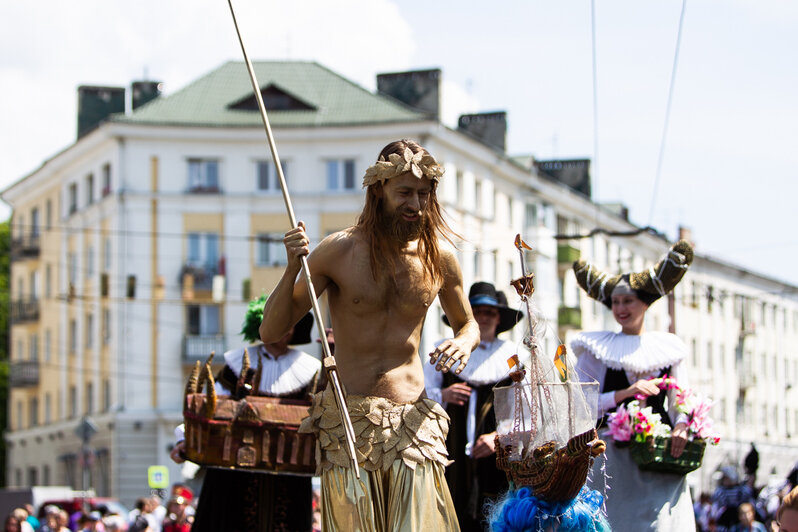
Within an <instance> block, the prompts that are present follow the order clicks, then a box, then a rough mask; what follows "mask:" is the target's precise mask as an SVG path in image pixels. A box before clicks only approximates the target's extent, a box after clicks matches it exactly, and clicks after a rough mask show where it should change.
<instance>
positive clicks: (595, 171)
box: [590, 0, 600, 225]
mask: <svg viewBox="0 0 798 532" xmlns="http://www.w3.org/2000/svg"><path fill="white" fill-rule="evenodd" d="M590 29H591V42H592V52H593V54H592V57H593V172H592V174H593V175H592V181H593V183H592V185H591V186H592V190H591V196H592V197H593V198H595V199H594V200H593V203H594V204H595V207H596V225H598V220H599V212H600V208H599V203H598V190H599V188H598V181H599V180H598V159H599V134H598V131H599V128H598V121H599V120H598V53H597V47H596V0H590Z"/></svg>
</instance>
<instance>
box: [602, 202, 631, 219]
mask: <svg viewBox="0 0 798 532" xmlns="http://www.w3.org/2000/svg"><path fill="white" fill-rule="evenodd" d="M601 206H602V207H604V208H605V209H607V210H608V211H610V212H611V213H613V214H615V216H617V217H619V218H622V219H623V220H625V221H627V222H628V221H629V207H627V206H626V205H624V204H623V203H618V202H609V203H602V204H601Z"/></svg>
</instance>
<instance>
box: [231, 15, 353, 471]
mask: <svg viewBox="0 0 798 532" xmlns="http://www.w3.org/2000/svg"><path fill="white" fill-rule="evenodd" d="M227 3H228V4H229V5H230V14H231V15H232V17H233V25H234V26H235V28H236V34H237V35H238V42H239V44H241V53H243V54H244V62H245V63H246V65H247V71H248V72H249V79H250V81H251V82H252V90H253V91H254V92H255V98H256V99H257V101H258V109H259V110H260V116H261V118H262V119H263V127H264V128H265V130H266V138H267V139H268V141H269V149H270V150H271V152H272V158H273V159H274V166H275V167H276V168H277V177H278V179H279V180H280V188H281V189H282V191H283V201H284V202H285V208H286V210H287V211H288V218H289V220H290V221H291V227H296V226H297V221H296V216H295V215H294V207H293V205H292V204H291V197H290V196H289V195H288V186H287V185H286V183H285V175H284V174H283V165H282V164H281V163H280V157H279V156H278V155H277V145H276V144H275V143H274V136H273V135H272V128H271V126H270V125H269V117H268V116H267V115H266V106H264V105H263V97H262V96H261V93H260V85H259V84H258V80H257V78H256V77H255V70H254V69H253V68H252V62H251V61H250V60H249V55H248V54H247V50H246V48H245V47H244V40H243V39H242V38H241V31H240V30H239V28H238V21H237V20H236V13H235V10H234V9H233V2H232V0H227ZM299 259H300V263H301V265H302V275H303V276H304V278H305V282H306V283H307V285H308V292H309V294H310V302H311V306H312V307H313V314H314V315H315V317H316V323H317V324H318V328H319V331H321V332H320V335H319V336H320V338H321V346H322V349H323V350H324V369H325V371H326V372H327V376H328V378H329V380H330V384H331V385H332V388H333V392H334V394H335V403H336V405H337V406H338V412H339V413H340V414H341V424H342V425H343V426H344V436H345V439H346V447H347V450H348V451H349V458H350V460H351V461H352V468H353V470H354V472H355V476H356V477H357V478H360V468H359V467H358V465H357V455H356V454H355V429H354V428H353V427H352V420H351V419H350V418H349V411H348V410H347V408H346V398H345V397H344V393H343V389H342V388H341V382H340V380H339V379H338V368H337V367H336V365H335V357H334V356H333V354H332V350H330V344H329V343H328V342H327V334H326V330H327V329H326V328H325V326H324V321H323V320H322V314H321V309H320V308H319V302H318V300H317V298H316V290H315V289H314V288H313V280H312V279H311V277H310V268H308V260H307V257H306V256H304V255H303V256H301V257H300V258H299Z"/></svg>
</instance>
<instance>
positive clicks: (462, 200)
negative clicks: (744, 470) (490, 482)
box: [2, 62, 798, 504]
mask: <svg viewBox="0 0 798 532" xmlns="http://www.w3.org/2000/svg"><path fill="white" fill-rule="evenodd" d="M255 69H256V72H257V76H258V79H259V81H260V84H261V87H262V89H261V93H262V96H263V98H264V101H265V102H266V107H267V109H268V110H269V113H270V114H269V118H270V120H271V124H272V126H273V128H274V131H275V137H276V141H277V145H278V148H279V153H280V157H281V158H282V163H283V168H284V170H285V174H286V178H287V181H288V186H289V189H290V192H291V196H292V199H293V202H294V208H295V210H296V215H297V217H298V218H299V219H301V220H303V221H305V223H306V225H307V227H308V232H309V235H310V237H311V239H312V245H314V244H316V243H318V241H319V240H320V239H322V238H323V237H325V236H326V235H328V234H330V233H332V232H334V231H337V230H339V229H342V228H344V227H346V226H348V225H350V224H352V223H353V222H354V221H355V220H356V218H357V215H358V214H359V212H360V210H361V208H362V203H363V197H364V194H363V191H362V189H361V185H360V184H361V180H362V176H363V173H364V172H365V170H366V168H367V167H368V166H370V165H371V164H372V163H373V162H374V159H375V157H376V155H377V154H378V152H379V150H380V149H381V148H382V147H383V146H384V145H385V144H386V143H387V142H389V141H391V140H396V139H398V138H405V137H407V138H414V139H416V140H418V141H419V142H421V143H422V144H423V145H424V146H426V147H428V148H429V150H430V151H431V152H432V153H433V154H434V155H435V156H436V157H437V158H438V160H439V161H440V162H441V163H443V164H444V166H445V167H446V175H445V176H444V177H443V179H442V181H441V188H440V191H439V197H440V198H441V201H442V202H443V204H444V208H445V210H446V212H447V214H448V216H449V219H450V222H451V224H452V226H453V227H454V228H455V229H456V231H457V232H458V233H460V234H461V235H463V236H464V241H463V242H462V244H460V245H459V249H458V251H457V253H458V257H459V258H460V262H461V265H462V270H463V274H464V280H465V284H466V290H467V288H468V286H469V285H470V284H471V283H472V282H474V281H478V280H489V281H493V282H495V283H496V284H497V286H498V287H500V288H502V289H504V290H505V292H506V293H507V294H508V296H509V297H510V301H511V304H514V305H518V304H519V300H518V298H517V297H516V296H515V294H514V293H512V292H511V289H510V288H509V284H508V283H509V281H510V280H511V279H512V278H515V277H518V276H519V275H520V263H519V259H518V252H517V250H516V249H515V248H514V247H513V245H512V243H513V238H514V237H515V235H516V234H518V233H521V234H522V235H523V236H524V239H525V240H526V241H527V242H529V243H530V244H531V245H532V246H533V247H534V252H533V253H528V254H527V259H528V261H529V265H530V268H531V270H532V271H534V272H535V274H536V288H537V291H536V292H535V298H534V300H535V303H536V305H537V307H539V310H540V313H541V316H542V317H543V318H545V319H546V321H547V322H548V324H549V325H550V327H549V332H550V333H551V334H549V337H548V339H547V341H546V344H545V345H544V350H545V352H547V353H552V354H553V352H554V349H555V347H556V344H557V339H556V337H555V336H556V335H559V337H561V338H563V339H565V338H567V337H568V335H569V334H570V332H571V331H574V330H578V329H580V328H588V329H592V328H599V327H608V328H613V327H614V322H612V317H611V315H609V313H608V312H606V311H605V310H603V309H602V308H600V307H599V306H597V304H595V303H593V302H592V301H591V300H588V299H586V298H585V297H584V296H583V295H582V294H581V293H580V291H579V290H578V288H577V287H576V283H575V280H574V278H573V274H571V273H570V264H571V262H572V261H573V260H574V259H575V258H578V256H580V254H581V255H584V256H586V257H590V258H591V259H593V260H595V261H597V262H598V263H599V264H601V265H602V266H603V267H606V268H607V269H608V270H613V271H614V270H627V269H629V267H630V266H631V267H634V268H642V267H643V266H644V265H645V264H648V263H650V262H653V261H656V260H658V259H659V258H660V256H661V255H662V254H663V253H664V251H665V249H667V245H668V243H667V242H666V241H665V240H664V239H663V238H661V237H658V236H655V235H652V234H650V233H646V232H644V233H641V234H638V235H637V236H635V237H631V238H622V237H607V236H606V235H605V234H602V233H599V234H596V235H594V236H592V237H590V238H588V239H571V240H568V239H563V238H559V237H562V236H563V235H578V234H582V233H586V232H588V231H590V230H591V229H593V228H594V227H603V228H605V229H607V230H611V231H618V232H623V231H627V232H628V231H634V230H636V229H637V228H636V227H635V226H633V225H632V224H630V223H629V221H628V220H627V219H625V217H624V216H622V215H619V214H618V212H620V211H617V210H610V209H608V208H604V207H601V206H597V205H595V204H594V203H592V201H591V200H590V197H589V192H590V181H589V161H586V160H575V161H563V164H562V165H560V166H559V167H558V165H557V164H556V162H554V161H548V162H546V164H544V165H542V166H541V165H539V164H536V162H535V161H534V160H532V159H531V158H528V157H526V158H524V157H521V158H514V157H510V156H508V155H507V154H506V153H505V151H504V146H505V134H506V116H505V114H504V113H503V112H492V113H483V114H475V115H464V117H462V118H461V120H460V123H459V125H458V129H457V130H453V129H449V128H447V127H445V126H443V125H442V124H441V123H440V120H439V114H440V113H439V102H440V71H439V70H425V71H417V72H404V73H391V74H384V75H381V76H379V77H378V89H379V91H378V92H377V93H376V94H375V93H371V92H368V91H366V90H364V89H362V88H361V87H359V86H357V85H355V84H354V83H352V82H350V81H348V80H346V79H344V78H342V77H341V76H339V75H338V74H336V73H334V72H332V71H330V70H328V69H326V68H324V67H323V66H321V65H319V64H316V63H312V62H257V63H256V64H255ZM80 90H81V100H80V101H81V102H82V104H81V107H80V113H81V116H80V117H79V119H78V124H79V128H80V129H79V138H78V140H77V141H76V142H75V143H74V144H72V145H71V146H69V147H68V148H66V149H65V150H63V151H62V152H60V153H58V154H55V155H54V156H53V157H52V158H50V159H48V160H46V161H45V162H44V163H43V164H42V166H41V167H40V168H39V169H37V170H36V171H34V172H33V173H31V174H30V175H28V176H25V177H24V178H22V179H21V180H19V181H18V182H17V183H15V184H13V185H12V186H10V187H8V188H7V189H6V190H5V191H3V193H2V197H3V199H4V200H5V201H7V202H8V203H9V204H11V206H12V208H13V218H12V238H13V251H12V253H13V255H12V261H13V262H12V271H11V299H12V303H11V322H12V323H11V382H10V384H11V388H12V389H11V396H10V404H9V408H10V412H9V420H10V428H9V431H8V432H7V433H6V435H5V437H6V440H7V442H8V447H9V451H8V452H9V460H8V464H9V467H8V471H7V482H8V484H9V485H11V486H29V485H38V484H44V485H53V484H59V485H63V484H67V485H71V486H73V487H75V488H85V487H89V486H90V487H93V488H95V489H96V490H97V491H98V493H99V494H101V495H111V496H115V497H119V498H120V499H122V501H123V502H126V503H128V504H132V503H133V501H134V500H135V499H136V498H137V497H139V496H141V495H142V494H143V493H146V492H148V487H147V466H150V465H155V464H164V465H168V466H169V467H170V472H171V478H172V480H173V481H174V480H176V479H179V478H180V469H179V468H178V467H177V466H176V465H175V464H173V463H171V461H170V460H169V457H168V453H169V450H170V447H171V445H172V444H173V429H174V427H175V425H177V424H178V423H180V422H181V417H182V403H181V399H182V393H183V387H184V383H185V379H186V377H187V374H188V371H189V368H190V367H191V366H192V365H193V363H194V361H196V360H200V359H203V360H204V359H205V357H206V356H207V355H208V353H209V352H210V351H215V352H216V353H217V354H221V353H222V352H223V351H225V350H226V349H230V348H233V347H236V346H240V345H241V344H242V340H241V338H240V336H239V335H238V331H239V330H240V326H241V322H242V319H243V314H244V311H245V308H246V304H247V301H248V300H249V298H250V297H252V296H255V295H257V294H260V293H261V292H263V291H269V290H270V289H271V288H273V286H274V285H275V284H276V282H277V280H278V278H279V276H280V274H281V272H282V266H283V265H284V264H285V254H284V248H283V246H282V243H281V238H282V234H283V233H284V232H285V231H286V230H287V229H288V217H287V215H286V213H285V207H284V203H283V199H282V196H281V194H280V190H279V186H278V184H277V181H276V176H275V167H274V165H273V163H272V162H271V156H270V154H269V151H268V148H267V146H266V142H265V136H264V132H263V128H262V124H261V122H260V120H261V118H260V114H259V113H258V111H257V107H256V105H255V98H254V96H253V94H252V89H251V85H250V81H249V79H248V77H247V74H246V69H245V67H244V64H243V63H241V62H230V63H226V64H224V65H222V66H221V67H219V68H218V69H216V70H214V71H212V72H210V73H208V74H206V75H205V76H203V77H201V78H199V79H197V80H196V81H194V82H193V83H191V84H189V85H188V86H187V87H185V88H183V89H181V90H179V91H177V92H175V93H174V94H172V95H170V96H168V97H163V96H159V94H160V85H159V84H158V83H157V82H137V83H136V84H134V87H133V97H132V98H131V99H132V100H133V101H134V102H135V108H134V109H131V110H129V111H127V112H123V108H122V109H120V108H119V106H118V102H119V101H120V99H119V94H120V93H119V91H120V89H119V88H116V87H81V89H80ZM123 91H124V90H123ZM121 101H124V97H123V98H122V100H121ZM84 113H85V114H84ZM109 113H110V114H109ZM562 168H566V169H569V172H568V173H567V179H564V178H563V175H565V174H562V173H560V174H557V170H562ZM555 237H557V238H555ZM698 251H699V256H698V257H697V259H696V263H695V265H694V266H693V268H692V269H691V273H690V274H689V275H688V276H687V278H686V279H685V281H684V282H683V283H682V284H681V285H679V287H678V288H677V291H676V295H675V300H674V304H673V313H674V315H675V318H676V319H675V321H674V322H673V323H674V324H675V326H676V330H677V333H678V334H680V335H681V336H682V337H683V338H684V339H685V340H686V341H687V342H688V344H690V343H692V342H694V344H695V349H694V352H695V353H697V355H694V360H691V361H690V364H691V366H693V369H694V371H693V375H695V377H694V379H693V382H694V383H695V384H696V386H698V387H699V388H700V389H702V391H706V392H707V393H709V394H711V395H714V396H715V397H716V398H717V399H718V400H719V405H723V406H720V410H722V412H723V415H721V416H720V417H721V418H722V422H719V425H720V427H721V428H722V429H724V430H725V431H726V433H727V439H728V440H729V443H728V444H725V445H726V446H725V447H722V448H721V451H717V452H719V453H721V454H717V452H716V453H715V454H713V456H720V457H721V458H722V459H725V458H726V457H728V458H729V459H737V454H735V453H737V452H738V451H737V449H738V445H737V444H735V442H734V440H735V438H736V440H737V441H738V442H740V443H739V445H743V444H747V442H748V441H749V440H750V439H751V434H754V433H753V432H752V433H749V432H747V428H748V427H750V428H752V429H753V430H755V431H756V432H755V434H757V438H756V441H757V446H758V448H759V449H760V456H761V462H762V464H763V465H764V464H768V467H770V464H771V462H769V461H768V460H769V458H768V454H767V453H768V452H771V454H772V455H773V456H776V455H778V456H782V455H783V454H784V453H782V451H784V450H787V449H792V450H794V449H795V447H796V445H795V439H794V438H795V434H796V430H797V429H798V411H796V409H795V408H792V407H791V406H790V405H792V404H796V402H795V400H794V399H795V398H794V396H793V395H791V394H795V390H793V389H792V388H790V387H789V384H788V383H790V382H794V381H795V380H796V376H798V374H796V364H798V362H796V360H798V349H797V348H796V347H794V346H795V345H796V343H795V341H794V340H795V339H796V338H795V336H796V327H797V326H798V297H797V296H796V293H795V291H796V288H795V287H792V286H788V285H784V284H783V283H778V282H776V281H773V280H770V279H767V278H765V277H763V276H759V275H756V274H754V273H751V272H747V271H745V270H743V269H740V268H737V267H734V266H732V265H729V264H725V263H723V262H720V261H717V260H714V259H710V258H708V257H703V256H701V255H700V249H699V250H698ZM694 286H695V287H697V288H694ZM710 288H711V290H710ZM694 294H695V295H694ZM709 294H712V299H711V301H712V303H711V304H710V297H709ZM694 299H695V302H696V303H695V304H696V305H697V308H694V307H693V300H694ZM738 301H740V302H741V303H740V306H739V309H740V310H739V311H738V310H737V308H738V307H737V302H738ZM710 306H711V307H712V309H710V308H709V307H710ZM763 315H764V319H763V318H762V316H763ZM440 316H441V310H440V308H439V306H438V304H437V303H436V304H435V306H434V308H433V309H432V310H431V312H430V313H429V316H428V319H427V322H426V326H425V330H424V337H423V341H422V352H428V351H429V350H430V349H431V347H432V344H433V343H434V341H435V340H437V339H439V338H441V337H443V336H445V335H448V334H450V330H449V329H448V328H446V327H445V326H444V325H443V323H442V322H441V320H440ZM752 316H753V317H752ZM648 319H649V323H648V326H649V328H653V329H663V330H667V329H668V328H669V326H670V325H671V319H670V315H669V306H668V304H667V303H666V302H660V303H658V304H657V307H654V308H652V311H651V312H650V313H649V316H648ZM746 320H748V321H746ZM751 320H754V321H755V322H756V324H757V325H756V330H755V334H750V333H751V332H752V331H751V323H752V322H751ZM517 329H518V330H515V331H513V332H512V337H513V338H515V339H519V338H520V336H521V334H522V333H523V331H522V330H521V328H520V327H518V328H517ZM741 331H742V332H741ZM555 332H556V335H555V334H554V333H555ZM740 338H742V340H739V339H740ZM737 340H739V342H738V343H740V345H742V348H741V349H742V350H741V351H740V352H741V353H742V355H740V356H739V357H738V354H737V349H738V343H735V342H736V341H737ZM790 340H793V341H790ZM307 349H309V350H315V346H308V347H307ZM704 349H706V350H707V351H704ZM707 352H709V353H710V356H709V357H708V356H707V355H706V353H707ZM710 360H711V361H712V365H711V366H708V364H709V362H708V361H710ZM763 360H764V361H767V364H766V365H765V366H763V365H762V361H763ZM741 364H742V367H744V368H746V369H745V371H740V370H738V369H737V368H739V367H740V366H741ZM773 364H775V368H776V369H775V370H774V369H773V368H774V366H773ZM749 369H750V372H749ZM760 371H762V373H761V374H762V377H761V378H759V374H760ZM766 372H767V373H766ZM752 374H756V375H757V380H756V381H754V380H752V377H751V376H750V375H752ZM710 375H711V377H710ZM766 375H770V377H769V378H768V377H766ZM774 382H775V383H780V384H778V385H777V386H775V385H773V383H774ZM778 386H781V388H779V387H778ZM779 394H782V395H783V398H784V399H787V398H792V400H789V401H788V400H784V401H780V402H779V401H777V397H778V395H779ZM721 400H722V401H721ZM84 416H88V417H89V418H90V420H91V421H92V422H93V424H94V427H96V433H94V434H93V435H92V436H91V438H90V439H89V447H90V449H91V452H90V453H87V454H86V455H85V456H84V453H83V451H82V442H81V439H80V438H79V436H78V432H79V431H78V430H77V429H79V427H81V426H82V425H83V424H84V423H85V421H84ZM765 419H767V422H765ZM771 420H773V421H772V422H771ZM744 428H745V430H743V429H744ZM724 453H725V454H724ZM779 453H781V454H779ZM708 456H709V455H708ZM713 460H714V458H713ZM716 461H720V460H716ZM713 463H714V462H713ZM772 464H773V466H775V467H776V468H777V471H779V472H782V470H784V471H783V473H785V474H786V472H787V470H789V468H790V467H791V465H792V464H791V463H789V464H788V463H785V460H784V459H783V458H778V459H774V460H773V461H772ZM84 473H85V474H84ZM708 474H711V471H709V470H708ZM702 475H703V473H702ZM698 480H699V481H701V482H703V477H701V478H699V479H698Z"/></svg>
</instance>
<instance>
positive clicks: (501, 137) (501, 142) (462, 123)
mask: <svg viewBox="0 0 798 532" xmlns="http://www.w3.org/2000/svg"><path fill="white" fill-rule="evenodd" d="M457 130H458V131H463V132H465V133H468V134H469V135H471V136H472V137H475V138H476V139H477V140H479V141H481V142H482V143H484V144H487V145H488V146H490V147H492V148H498V149H500V150H501V151H504V150H505V147H506V140H507V113H506V112H504V111H497V112H495V113H476V114H470V115H460V119H459V120H458V121H457Z"/></svg>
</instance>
